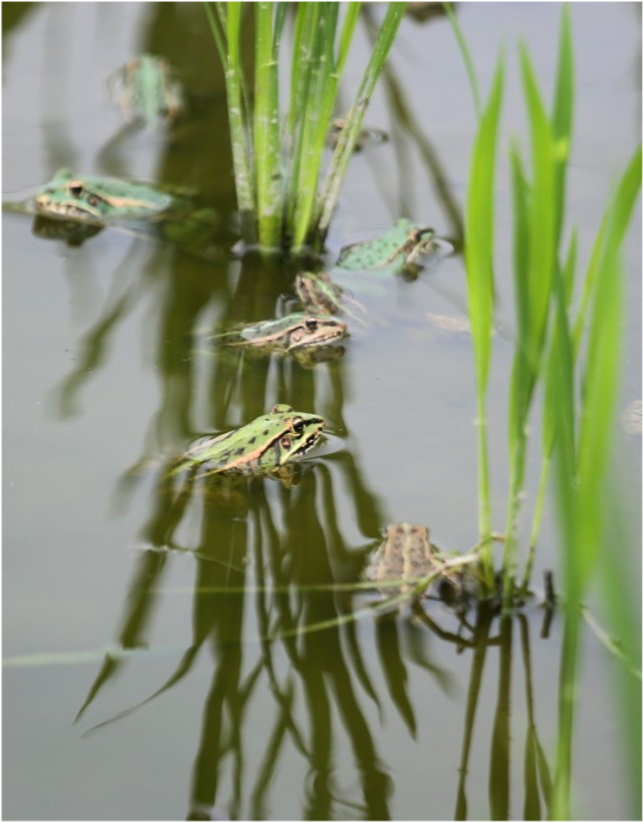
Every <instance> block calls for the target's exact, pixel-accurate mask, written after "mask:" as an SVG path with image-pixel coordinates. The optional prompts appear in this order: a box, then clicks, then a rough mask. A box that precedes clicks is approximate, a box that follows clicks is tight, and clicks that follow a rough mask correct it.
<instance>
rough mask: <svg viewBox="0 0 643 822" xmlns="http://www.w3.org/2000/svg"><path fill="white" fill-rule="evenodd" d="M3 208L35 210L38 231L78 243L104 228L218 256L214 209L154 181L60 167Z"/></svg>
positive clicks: (196, 253) (216, 257) (188, 250)
mask: <svg viewBox="0 0 643 822" xmlns="http://www.w3.org/2000/svg"><path fill="white" fill-rule="evenodd" d="M3 210H5V211H14V212H17V213H22V214H33V213H35V214H36V221H35V223H34V231H35V232H36V233H37V234H38V235H39V236H43V237H47V238H53V239H60V240H65V241H66V242H67V243H68V244H69V245H80V244H81V243H82V242H84V241H85V240H87V239H89V238H90V237H92V236H94V235H95V234H97V233H98V232H99V231H101V230H102V229H103V228H106V227H109V228H116V229H121V230H123V231H126V232H127V233H129V234H133V235H134V236H144V237H152V238H156V239H160V240H163V241H166V242H170V243H172V244H174V245H176V246H178V247H180V248H181V249H183V250H184V251H186V252H188V253H191V254H194V255H196V256H198V257H202V258H204V259H220V257H221V247H220V242H219V239H218V237H217V232H218V220H217V215H216V212H215V211H214V210H213V209H211V208H195V206H194V202H193V199H192V198H190V197H187V196H183V195H179V194H170V193H168V192H164V191H159V190H157V189H155V188H153V187H152V186H148V185H144V184H142V183H134V182H129V181H126V180H119V179H115V178H112V177H99V176H94V175H83V174H75V173H74V172H72V171H71V170H70V169H68V168H61V169H59V170H58V171H57V172H56V174H55V175H54V177H53V178H52V179H51V180H50V181H49V182H48V183H47V184H46V185H45V186H43V187H42V188H41V189H40V190H39V191H38V192H37V193H36V195H35V196H34V197H33V199H32V200H27V201H26V202H22V203H3Z"/></svg>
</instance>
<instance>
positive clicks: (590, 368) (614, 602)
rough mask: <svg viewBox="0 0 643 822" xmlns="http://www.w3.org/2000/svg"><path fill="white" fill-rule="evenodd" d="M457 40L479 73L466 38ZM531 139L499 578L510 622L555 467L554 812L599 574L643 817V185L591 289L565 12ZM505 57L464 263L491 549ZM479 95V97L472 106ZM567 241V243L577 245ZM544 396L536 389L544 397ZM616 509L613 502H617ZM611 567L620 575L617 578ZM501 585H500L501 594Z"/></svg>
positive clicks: (628, 201)
mask: <svg viewBox="0 0 643 822" xmlns="http://www.w3.org/2000/svg"><path fill="white" fill-rule="evenodd" d="M456 34H457V36H458V42H459V44H460V47H461V49H462V50H463V52H464V54H465V60H466V61H467V65H469V66H470V65H472V63H471V59H470V55H469V54H468V49H467V46H466V42H465V41H464V38H463V37H462V34H461V32H459V29H458V30H457V31H456ZM519 58H520V69H521V78H522V84H523V93H524V99H525V104H526V109H527V115H528V123H529V132H530V139H531V157H530V164H529V167H527V165H526V164H525V162H524V161H523V158H522V155H521V151H520V148H519V146H518V144H517V143H516V142H514V143H513V144H512V146H511V149H510V158H509V159H510V170H511V181H512V190H513V207H514V230H513V259H514V293H515V316H516V323H515V324H516V341H515V342H516V345H515V353H514V361H513V368H512V376H511V384H510V388H509V429H508V440H509V496H508V503H507V514H506V538H505V547H504V553H503V558H502V565H501V569H500V573H501V578H502V591H503V601H504V610H505V612H507V611H509V609H510V608H511V607H512V606H513V605H514V604H515V603H516V602H517V601H519V600H517V599H516V597H515V594H516V593H517V592H518V593H519V594H520V595H521V596H523V595H525V594H526V593H527V590H528V587H529V584H530V578H531V571H532V567H533V561H534V553H535V548H536V542H537V538H538V534H539V528H540V521H541V515H542V511H543V507H544V503H545V490H546V487H547V480H548V476H549V469H550V466H551V465H554V467H555V471H554V479H555V489H554V490H555V500H556V506H557V513H558V522H559V531H560V544H561V569H562V579H563V592H564V602H565V606H566V607H565V623H564V631H563V649H562V656H561V680H560V696H559V700H560V702H559V735H558V746H557V758H556V767H555V773H554V779H553V791H552V806H551V813H552V815H553V817H554V818H559V819H566V818H567V819H568V818H570V812H571V807H570V785H571V774H572V748H573V745H572V743H573V729H574V708H575V701H576V693H577V689H578V684H579V679H580V671H579V655H580V637H581V623H580V617H581V614H582V598H583V596H584V595H585V594H586V592H587V589H588V586H589V583H590V581H591V580H592V579H593V577H594V576H595V575H596V572H597V568H598V567H599V565H600V567H601V576H602V578H603V580H604V587H605V593H606V596H605V599H606V604H607V611H608V616H609V615H610V614H611V622H612V624H613V625H614V626H615V627H616V628H617V630H618V631H619V633H618V636H619V640H620V642H619V644H618V646H616V647H617V648H618V651H619V655H618V657H619V660H620V664H619V689H620V692H621V694H623V695H624V697H625V699H626V702H625V704H624V706H623V712H624V720H625V722H624V728H629V727H631V726H632V718H636V717H638V718H639V719H636V721H635V722H634V726H635V729H634V731H633V732H632V731H628V732H627V733H626V741H627V752H628V762H629V763H630V764H631V767H630V768H629V770H630V775H631V781H632V796H633V797H635V802H636V804H637V808H638V810H637V813H638V815H640V785H641V733H640V695H641V687H640V680H641V673H640V664H641V661H640V629H637V627H636V625H637V624H638V625H639V626H640V623H637V621H636V620H632V614H633V613H634V612H635V611H636V607H635V606H633V604H632V602H631V600H628V599H627V597H625V596H624V595H623V594H621V595H620V596H619V595H618V594H617V593H616V591H617V589H618V585H617V581H616V580H615V573H616V572H615V564H616V560H614V559H608V558H606V557H605V556H604V547H605V544H606V521H607V515H608V508H607V504H609V501H610V500H612V501H613V498H614V493H613V491H612V490H611V489H610V486H609V483H608V477H609V465H610V460H611V459H612V439H613V432H614V427H615V416H616V415H615V411H616V401H617V397H618V389H619V373H620V363H621V344H622V326H623V289H624V286H623V272H622V265H621V245H622V243H623V240H624V238H625V235H626V232H627V229H628V226H629V223H630V220H631V216H632V212H633V209H634V206H635V204H636V201H637V199H638V196H639V191H640V186H641V149H640V147H639V148H638V149H637V150H636V152H635V153H634V155H633V157H632V158H631V160H630V162H629V164H628V166H627V168H626V169H625V171H624V172H623V174H622V176H621V178H620V180H619V182H618V185H617V186H616V190H615V192H614V195H613V197H612V198H611V199H610V201H609V202H608V204H607V207H606V209H605V212H604V216H603V219H602V222H601V225H600V227H599V230H598V233H597V236H596V239H595V241H594V245H593V250H592V254H591V257H590V261H589V264H588V266H587V270H586V271H585V275H584V277H583V278H582V280H581V282H580V286H579V288H578V289H576V291H577V292H579V293H578V294H575V286H576V285H577V281H578V280H579V279H580V278H579V277H578V276H577V274H576V257H577V244H578V237H577V233H576V231H575V230H574V229H571V230H569V228H568V227H567V226H566V219H565V218H566V205H565V195H566V170H567V162H568V158H569V155H570V149H571V144H572V122H573V101H574V75H573V47H572V35H571V27H570V20H569V11H568V9H567V7H566V6H565V7H563V12H562V19H561V28H560V41H559V51H558V68H557V77H556V85H555V93H554V102H553V107H552V111H551V113H550V114H549V113H548V112H547V110H546V108H545V105H544V103H543V99H542V94H541V92H540V89H539V87H538V83H537V81H536V78H535V75H534V71H533V68H532V65H531V60H530V57H529V54H528V52H527V49H526V48H525V47H524V46H521V47H520V49H519ZM502 76H503V71H502V58H501V60H500V62H499V68H498V70H497V73H496V77H495V79H494V82H493V88H492V92H491V94H490V97H489V102H488V104H487V106H486V108H485V109H484V110H483V112H482V114H481V116H480V121H479V127H478V134H477V138H476V141H475V144H474V147H473V152H472V160H471V171H470V184H469V192H468V202H467V225H466V235H465V236H466V253H465V263H466V267H467V285H468V300H469V311H470V316H471V321H472V328H473V344H474V352H475V354H474V356H475V373H476V395H477V408H478V443H479V447H478V454H479V497H480V502H479V511H480V518H479V531H480V538H481V542H482V544H483V545H485V544H486V545H490V533H491V524H490V523H491V510H490V494H489V465H488V454H487V445H486V431H487V419H486V411H485V393H486V386H487V375H488V371H489V364H490V357H491V330H492V320H493V294H494V283H493V247H492V240H491V238H492V236H493V209H492V204H493V168H494V159H493V158H494V154H495V143H496V135H497V130H498V111H499V108H500V105H501V101H502ZM476 98H477V90H476V87H474V99H476ZM566 232H568V238H567V239H566ZM539 388H540V391H539V392H538V389H539ZM538 394H540V395H542V398H543V428H542V432H541V451H542V466H541V478H540V482H539V487H538V492H537V498H536V505H535V513H534V518H533V522H532V526H531V533H530V537H529V543H528V546H527V551H526V555H525V558H524V559H525V562H524V565H523V569H522V577H521V581H520V585H519V591H517V587H518V586H517V583H516V578H517V575H518V569H519V557H520V552H519V546H520V539H521V534H520V533H519V529H518V522H519V516H518V515H519V509H520V504H521V500H522V499H523V497H524V488H525V473H526V467H527V466H526V460H527V445H528V430H529V428H528V427H529V423H530V419H531V415H532V413H533V406H534V399H535V397H536V396H538ZM606 500H607V504H606ZM481 565H482V567H483V570H484V578H485V579H486V580H487V581H489V579H490V578H492V577H491V574H492V573H493V565H492V559H491V556H490V549H489V551H488V552H487V551H484V552H483V553H482V555H481ZM606 566H609V567H608V568H607V567H606ZM489 587H490V588H491V586H489Z"/></svg>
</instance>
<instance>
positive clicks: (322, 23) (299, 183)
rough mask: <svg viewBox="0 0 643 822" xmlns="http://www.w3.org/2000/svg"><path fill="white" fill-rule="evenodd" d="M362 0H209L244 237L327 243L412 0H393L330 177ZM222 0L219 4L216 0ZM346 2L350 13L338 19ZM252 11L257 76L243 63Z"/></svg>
mask: <svg viewBox="0 0 643 822" xmlns="http://www.w3.org/2000/svg"><path fill="white" fill-rule="evenodd" d="M360 5H361V4H360V3H357V2H352V3H346V4H339V3H332V2H321V3H320V2H311V3H299V4H297V5H296V7H295V8H293V5H292V4H289V3H283V2H281V3H270V2H259V3H256V4H252V5H250V4H247V3H246V4H242V3H240V2H231V3H214V4H208V3H206V4H205V12H206V15H207V19H208V22H209V25H210V28H211V30H212V34H213V37H214V39H215V42H216V45H217V51H218V53H219V57H220V60H221V63H222V65H223V68H224V72H225V81H226V91H227V100H228V115H229V123H230V136H231V141H232V154H233V166H234V176H235V182H236V189H237V200H238V207H239V212H240V220H241V234H242V239H243V241H244V242H245V243H246V244H247V245H255V244H257V243H258V244H259V246H260V248H261V249H262V250H265V251H277V250H284V249H294V250H298V249H301V248H303V247H304V246H309V247H312V248H314V249H316V250H319V249H320V248H321V246H322V244H323V240H324V237H325V235H326V233H327V231H328V227H329V225H330V220H331V217H332V215H333V212H334V209H335V206H336V204H337V199H338V197H339V191H340V188H341V184H342V180H343V178H344V176H345V173H346V168H347V166H348V161H349V160H350V157H351V156H352V153H353V150H354V148H355V143H356V141H357V137H358V134H359V130H360V126H361V123H362V119H363V117H364V112H365V111H366V108H367V106H368V103H369V101H370V99H371V96H372V94H373V90H374V88H375V84H376V82H377V79H378V77H379V75H380V73H381V71H382V68H383V66H384V63H385V62H386V58H387V56H388V53H389V50H390V48H391V45H392V43H393V40H394V38H395V34H396V32H397V29H398V26H399V24H400V21H401V19H402V15H403V13H404V9H405V7H406V3H390V4H388V7H387V10H386V14H385V16H384V19H383V21H382V25H381V27H380V29H379V32H378V36H377V38H376V41H375V44H374V47H373V51H372V54H371V57H370V59H369V62H368V65H367V66H366V69H365V71H364V75H363V77H362V80H361V83H360V85H359V88H358V89H357V92H356V94H355V101H354V103H353V106H352V108H351V110H350V112H349V115H348V117H347V122H346V124H345V126H344V128H343V129H342V132H341V135H340V137H339V141H338V143H337V146H336V147H335V149H334V152H333V155H332V158H331V161H330V165H329V168H328V171H327V173H326V176H325V178H324V181H323V184H322V183H321V174H322V161H323V155H324V146H325V142H326V139H327V135H328V133H329V130H330V127H331V122H332V118H333V110H334V108H335V104H336V97H337V91H338V88H339V84H340V81H341V78H342V74H343V72H344V68H345V66H346V62H347V59H348V55H349V52H350V47H351V43H352V41H353V34H354V31H355V26H356V23H357V19H358V15H359V10H360ZM212 6H214V8H213V7H212ZM289 10H292V11H293V16H294V25H293V34H292V48H291V55H290V66H289V76H290V93H289V99H288V101H287V107H288V108H287V113H286V114H285V115H284V114H283V113H282V101H281V100H280V98H279V70H280V67H281V53H282V43H283V40H284V37H285V29H286V25H285V24H286V17H287V15H288V12H289ZM340 11H343V12H344V13H343V19H342V20H341V22H340ZM251 13H253V14H254V29H255V34H254V77H253V81H252V82H250V80H249V78H248V77H247V76H246V75H245V73H244V70H243V61H242V57H243V54H242V42H243V29H244V26H243V22H244V21H243V17H244V14H245V15H246V16H248V15H250V14H251Z"/></svg>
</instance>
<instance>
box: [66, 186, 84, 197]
mask: <svg viewBox="0 0 643 822" xmlns="http://www.w3.org/2000/svg"><path fill="white" fill-rule="evenodd" d="M69 193H70V194H71V195H72V197H80V195H81V194H82V193H83V187H82V186H81V185H79V184H78V183H75V184H74V185H71V186H69Z"/></svg>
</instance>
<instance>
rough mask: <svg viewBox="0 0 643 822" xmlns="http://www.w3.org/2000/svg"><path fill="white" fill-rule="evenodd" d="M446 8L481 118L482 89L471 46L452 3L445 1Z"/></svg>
mask: <svg viewBox="0 0 643 822" xmlns="http://www.w3.org/2000/svg"><path fill="white" fill-rule="evenodd" d="M442 5H443V6H444V10H445V11H446V13H447V17H448V18H449V22H450V23H451V28H452V29H453V34H454V35H455V39H456V42H457V44H458V48H459V49H460V53H461V54H462V59H463V60H464V67H465V69H466V71H467V77H468V78H469V85H470V86H471V95H472V97H473V107H474V109H475V112H476V117H477V118H478V120H480V109H481V106H480V90H479V88H478V77H477V75H476V70H475V68H474V66H473V58H472V57H471V52H470V51H469V46H468V45H467V41H466V39H465V37H464V34H463V33H462V29H461V28H460V23H459V22H458V18H457V17H456V16H455V13H454V11H453V6H452V5H451V3H443V4H442Z"/></svg>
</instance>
